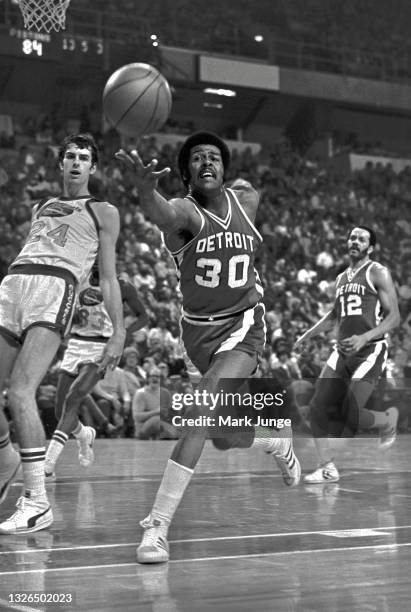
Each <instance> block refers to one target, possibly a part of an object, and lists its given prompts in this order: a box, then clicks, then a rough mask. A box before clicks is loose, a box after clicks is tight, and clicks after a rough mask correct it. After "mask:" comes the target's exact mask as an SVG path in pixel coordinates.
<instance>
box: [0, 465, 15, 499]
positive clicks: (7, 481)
mask: <svg viewBox="0 0 411 612" xmlns="http://www.w3.org/2000/svg"><path fill="white" fill-rule="evenodd" d="M19 468H20V455H19V453H15V458H14V463H13V464H12V465H11V466H10V469H9V470H8V471H7V472H6V473H5V474H4V476H3V475H2V476H1V477H0V504H2V503H3V502H4V500H5V499H6V497H7V494H8V492H9V489H10V486H11V483H12V482H13V480H14V479H15V478H16V476H17V472H18V471H19Z"/></svg>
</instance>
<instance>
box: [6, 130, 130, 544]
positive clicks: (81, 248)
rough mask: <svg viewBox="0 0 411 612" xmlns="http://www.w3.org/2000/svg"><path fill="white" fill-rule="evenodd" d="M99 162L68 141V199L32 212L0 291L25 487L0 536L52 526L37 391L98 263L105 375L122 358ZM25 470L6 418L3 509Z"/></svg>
mask: <svg viewBox="0 0 411 612" xmlns="http://www.w3.org/2000/svg"><path fill="white" fill-rule="evenodd" d="M97 157H98V151H97V147H96V145H95V142H94V139H93V138H92V137H91V136H89V135H73V136H69V137H67V138H66V139H65V140H64V141H63V143H62V145H61V147H60V150H59V165H60V169H61V171H62V175H63V192H62V194H61V196H60V197H50V198H46V199H45V200H43V201H41V202H39V203H38V204H37V205H35V206H34V209H33V214H32V222H31V228H30V231H29V234H28V237H27V239H26V243H25V245H24V246H23V248H22V250H21V251H20V253H19V254H18V256H17V257H16V259H15V260H14V262H13V263H12V264H11V266H10V268H9V272H8V274H7V276H6V277H5V278H4V279H3V281H2V283H1V286H0V388H3V386H4V383H5V381H6V379H8V380H9V382H8V399H9V407H10V411H11V416H12V419H13V422H14V425H15V428H16V432H17V440H18V443H19V446H20V457H21V464H22V469H23V481H24V490H23V495H22V496H21V497H20V499H19V500H18V502H17V511H16V512H15V513H14V514H13V515H12V516H11V517H10V518H9V519H6V520H3V521H2V522H1V524H0V533H2V534H18V533H29V532H32V531H37V530H39V529H44V528H45V527H48V526H49V525H50V524H51V523H52V522H53V514H52V510H51V507H50V504H49V502H48V499H47V495H46V491H45V485H44V482H45V481H44V458H45V435H44V429H43V426H42V423H41V420H40V417H39V414H38V410H37V405H36V390H37V387H38V385H39V384H40V382H41V380H42V379H43V377H44V375H45V374H46V372H47V370H48V368H49V366H50V364H51V362H52V360H53V358H54V355H55V353H56V351H57V349H58V347H59V346H60V343H61V340H62V337H63V336H65V335H66V333H67V331H68V329H69V327H70V324H71V320H72V314H73V308H74V303H75V299H76V293H77V287H78V285H79V283H80V282H81V281H82V280H83V279H84V278H85V277H86V276H87V275H88V274H89V272H90V269H91V267H92V264H93V262H94V261H95V259H96V257H97V255H98V257H99V265H100V271H101V272H100V274H101V286H102V291H103V296H104V301H105V303H106V306H107V309H108V312H109V314H110V318H111V320H112V323H113V328H114V331H113V334H112V336H111V338H110V340H109V342H108V343H107V345H106V347H105V354H104V356H103V359H102V363H101V367H102V368H106V367H115V366H116V364H117V362H118V360H119V359H120V357H121V353H122V349H123V344H124V339H125V330H124V325H123V313H122V304H121V297H120V289H119V285H118V281H117V277H116V269H115V245H116V240H117V236H118V232H119V214H118V211H117V210H116V209H115V208H114V206H112V205H111V204H109V203H108V202H99V201H96V200H95V199H94V198H92V197H91V196H90V192H89V189H88V182H89V177H90V174H92V173H93V172H94V171H95V169H96V163H97ZM81 435H82V433H81V432H80V433H79V436H81ZM19 463H20V460H19V454H17V453H16V452H15V451H14V449H13V447H12V445H11V443H10V439H9V434H8V427H7V422H6V419H5V417H4V415H3V414H1V415H0V490H1V499H0V501H3V499H4V498H5V497H6V494H7V491H8V489H9V487H10V484H11V482H12V480H13V478H14V477H15V475H16V473H17V470H18V468H19Z"/></svg>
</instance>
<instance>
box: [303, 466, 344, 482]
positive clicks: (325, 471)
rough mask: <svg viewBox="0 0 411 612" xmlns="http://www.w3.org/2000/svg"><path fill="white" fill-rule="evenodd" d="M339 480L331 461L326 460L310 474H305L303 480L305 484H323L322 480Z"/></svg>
mask: <svg viewBox="0 0 411 612" xmlns="http://www.w3.org/2000/svg"><path fill="white" fill-rule="evenodd" d="M338 480H340V475H339V473H338V470H337V468H336V467H335V465H334V463H333V462H332V461H327V462H326V463H323V464H322V465H320V466H318V468H317V469H316V470H314V472H311V474H306V475H305V476H304V478H303V482H306V483H307V484H323V483H324V482H337V481H338Z"/></svg>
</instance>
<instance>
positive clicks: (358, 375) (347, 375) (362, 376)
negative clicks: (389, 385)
mask: <svg viewBox="0 0 411 612" xmlns="http://www.w3.org/2000/svg"><path fill="white" fill-rule="evenodd" d="M387 355H388V347H387V342H386V340H379V341H378V342H373V343H372V344H369V345H367V346H365V347H364V348H362V349H361V350H360V351H358V353H355V354H353V355H344V354H343V353H341V352H340V351H338V349H337V348H335V349H334V350H333V352H332V353H331V355H330V357H329V358H328V360H327V365H328V367H329V368H331V370H333V377H335V378H342V379H347V380H348V379H351V380H367V381H369V382H376V381H377V380H378V379H379V377H380V376H381V374H382V372H383V371H384V370H385V366H386V363H387ZM328 373H329V370H328Z"/></svg>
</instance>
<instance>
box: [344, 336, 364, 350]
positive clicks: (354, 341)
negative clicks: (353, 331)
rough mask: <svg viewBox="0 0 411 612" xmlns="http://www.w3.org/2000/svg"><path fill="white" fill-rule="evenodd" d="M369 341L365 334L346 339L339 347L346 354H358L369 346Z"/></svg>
mask: <svg viewBox="0 0 411 612" xmlns="http://www.w3.org/2000/svg"><path fill="white" fill-rule="evenodd" d="M367 341H368V340H367V338H366V337H365V336H364V334H361V335H359V336H357V335H354V336H350V337H349V338H344V340H341V341H340V342H339V345H340V347H341V349H342V350H343V351H344V352H345V353H357V352H358V351H360V350H361V349H362V348H363V347H364V346H365V345H366V344H367Z"/></svg>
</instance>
